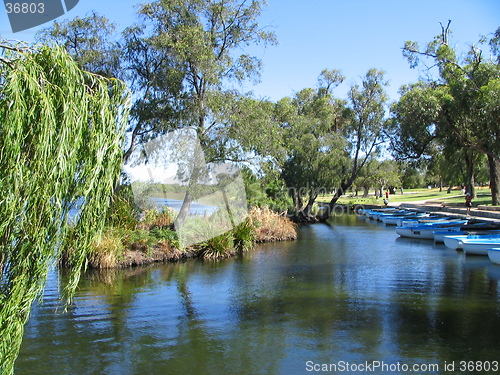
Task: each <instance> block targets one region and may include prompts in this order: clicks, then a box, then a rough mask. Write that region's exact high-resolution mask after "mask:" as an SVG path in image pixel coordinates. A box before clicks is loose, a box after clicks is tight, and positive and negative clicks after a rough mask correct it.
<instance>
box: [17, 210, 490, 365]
mask: <svg viewBox="0 0 500 375" xmlns="http://www.w3.org/2000/svg"><path fill="white" fill-rule="evenodd" d="M60 278H64V276H58V275H56V274H55V273H53V274H52V275H51V278H50V280H49V283H48V286H47V290H46V293H45V296H44V299H43V305H42V306H37V307H35V308H34V310H33V314H32V317H31V319H30V321H29V324H28V325H27V327H26V332H25V338H24V342H23V347H22V350H21V354H20V356H19V359H18V361H17V365H16V373H17V374H310V373H325V372H320V371H311V370H319V369H323V368H321V367H318V366H320V365H321V364H328V365H329V364H334V365H337V366H339V367H337V372H336V373H351V374H353V373H372V374H381V373H388V374H389V373H390V374H397V373H411V374H424V373H440V374H450V373H457V374H458V373H462V374H463V373H479V372H473V371H467V370H466V369H465V370H464V369H463V368H462V371H460V366H461V365H463V364H461V363H460V361H482V362H475V363H474V365H473V366H484V365H486V366H490V365H491V366H492V367H493V366H494V365H495V363H494V362H493V361H498V360H500V303H499V302H500V290H499V279H500V267H499V266H495V265H492V264H491V263H490V262H489V260H488V258H482V257H476V258H470V257H468V258H467V259H466V258H465V256H464V255H463V254H462V253H457V252H456V251H454V250H449V249H446V247H444V246H443V245H434V244H433V243H432V242H431V241H424V240H406V239H401V238H398V236H397V235H396V234H395V232H394V230H393V229H387V228H385V227H384V226H383V225H380V224H375V223H369V222H365V221H364V220H360V219H357V218H356V217H348V216H343V217H339V218H336V219H335V220H334V221H333V222H332V226H328V225H322V224H317V225H313V226H309V227H302V228H300V229H299V240H298V241H295V242H288V243H280V244H265V245H262V246H259V247H258V249H257V250H256V251H255V252H253V253H250V254H247V255H245V256H244V257H240V258H233V259H229V260H225V261H221V262H202V261H188V262H185V263H179V264H171V265H162V266H154V267H148V268H136V269H128V270H114V271H107V272H94V273H89V274H88V275H87V276H86V277H85V278H84V279H83V281H82V283H81V287H80V289H79V291H78V293H77V296H76V298H75V301H74V304H73V305H72V306H70V307H69V309H68V311H67V312H63V311H62V309H61V307H60V306H59V304H58V300H57V298H58V295H59V285H58V281H59V279H60ZM308 361H309V362H308ZM373 361H378V362H373ZM485 361H490V362H491V363H490V364H488V362H485ZM346 362H348V363H349V366H351V367H349V368H348V369H349V370H351V371H341V367H340V366H342V364H344V366H346ZM398 362H399V366H400V367H399V368H400V369H401V368H402V367H401V366H404V365H408V366H410V370H409V371H408V372H404V371H402V370H401V371H398V369H397V368H396V365H397V364H398ZM477 363H479V365H478V364H477ZM367 364H368V365H370V364H372V365H373V366H375V365H376V364H378V365H379V366H382V365H385V366H389V365H391V366H392V367H385V368H382V367H379V368H371V367H368V368H366V369H365V370H367V371H365V372H361V371H358V370H359V369H360V368H359V367H354V366H360V365H367ZM427 364H429V365H431V364H435V365H437V366H439V368H434V369H431V370H432V371H422V370H421V368H420V370H416V371H413V368H412V366H414V365H422V366H425V365H427ZM450 365H454V366H455V371H445V367H444V366H448V369H449V370H451V367H450ZM314 366H316V367H314ZM475 368H478V367H475ZM328 369H332V372H331V373H335V371H333V370H334V369H335V368H334V367H329V368H328ZM344 369H346V368H345V367H344ZM361 369H362V370H363V368H361ZM368 370H371V371H368ZM391 370H394V371H391ZM498 372H500V371H498ZM484 373H489V374H491V373H496V372H495V371H492V370H491V371H489V372H484Z"/></svg>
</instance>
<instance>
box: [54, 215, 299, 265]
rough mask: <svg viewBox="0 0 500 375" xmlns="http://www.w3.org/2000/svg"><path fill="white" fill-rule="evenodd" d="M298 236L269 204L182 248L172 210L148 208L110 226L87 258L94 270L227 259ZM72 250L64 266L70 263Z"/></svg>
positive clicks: (62, 261) (64, 259) (64, 255)
mask: <svg viewBox="0 0 500 375" xmlns="http://www.w3.org/2000/svg"><path fill="white" fill-rule="evenodd" d="M296 238H297V231H296V224H294V223H293V222H292V221H290V219H288V218H287V217H286V216H285V215H281V214H278V213H276V212H274V211H272V210H271V209H269V208H268V207H263V208H259V207H253V208H252V209H250V210H249V212H248V216H247V218H246V219H245V220H244V221H243V222H242V223H240V224H239V225H237V226H236V227H235V228H233V229H232V230H230V231H228V232H225V233H222V234H220V235H218V236H216V237H213V238H210V239H208V240H206V241H203V242H201V243H198V244H195V245H192V246H188V247H186V248H181V247H180V246H179V241H178V239H177V234H176V232H175V231H174V230H173V217H172V215H171V214H170V213H168V212H162V213H160V212H157V211H147V212H145V215H144V217H143V219H142V220H140V221H137V222H136V223H135V224H133V222H128V224H127V225H125V226H108V227H106V228H105V230H104V232H103V233H102V234H101V235H100V236H99V237H97V238H96V239H95V240H94V242H93V245H92V249H91V251H90V254H89V256H88V257H87V259H86V263H87V267H88V268H93V269H104V268H126V267H134V266H144V265H148V264H152V263H159V262H164V263H165V262H176V261H180V260H183V259H189V258H202V259H209V260H217V259H224V258H228V257H231V256H235V255H237V254H241V253H244V252H247V251H250V250H252V249H253V248H254V246H255V244H256V243H259V242H275V241H289V240H295V239H296ZM68 251H71V249H69V250H67V251H65V252H63V254H62V256H61V259H60V262H59V264H60V266H62V267H65V266H66V265H67V259H68V255H69V254H68Z"/></svg>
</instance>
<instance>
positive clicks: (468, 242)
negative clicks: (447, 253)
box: [462, 237, 500, 255]
mask: <svg viewBox="0 0 500 375" xmlns="http://www.w3.org/2000/svg"><path fill="white" fill-rule="evenodd" d="M494 247H500V238H499V237H497V238H472V239H463V240H462V248H463V249H464V253H465V254H466V255H488V249H491V248H494Z"/></svg>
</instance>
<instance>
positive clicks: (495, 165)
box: [488, 155, 500, 206]
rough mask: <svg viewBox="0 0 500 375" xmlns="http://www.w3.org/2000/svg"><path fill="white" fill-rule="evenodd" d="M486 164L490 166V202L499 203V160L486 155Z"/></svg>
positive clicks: (497, 204)
mask: <svg viewBox="0 0 500 375" xmlns="http://www.w3.org/2000/svg"><path fill="white" fill-rule="evenodd" d="M488 164H489V166H490V189H491V204H492V205H493V206H499V205H500V162H499V161H498V160H496V159H495V158H494V157H492V156H490V155H488Z"/></svg>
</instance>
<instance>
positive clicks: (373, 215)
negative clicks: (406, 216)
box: [368, 208, 403, 220]
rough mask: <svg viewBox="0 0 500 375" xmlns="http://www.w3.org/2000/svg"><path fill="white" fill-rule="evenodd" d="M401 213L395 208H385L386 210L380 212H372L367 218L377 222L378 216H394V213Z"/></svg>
mask: <svg viewBox="0 0 500 375" xmlns="http://www.w3.org/2000/svg"><path fill="white" fill-rule="evenodd" d="M401 212H403V211H401V210H398V209H396V208H387V209H380V210H374V211H372V212H370V213H369V214H368V217H369V218H370V219H373V220H378V219H379V216H381V215H387V214H394V213H401Z"/></svg>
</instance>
